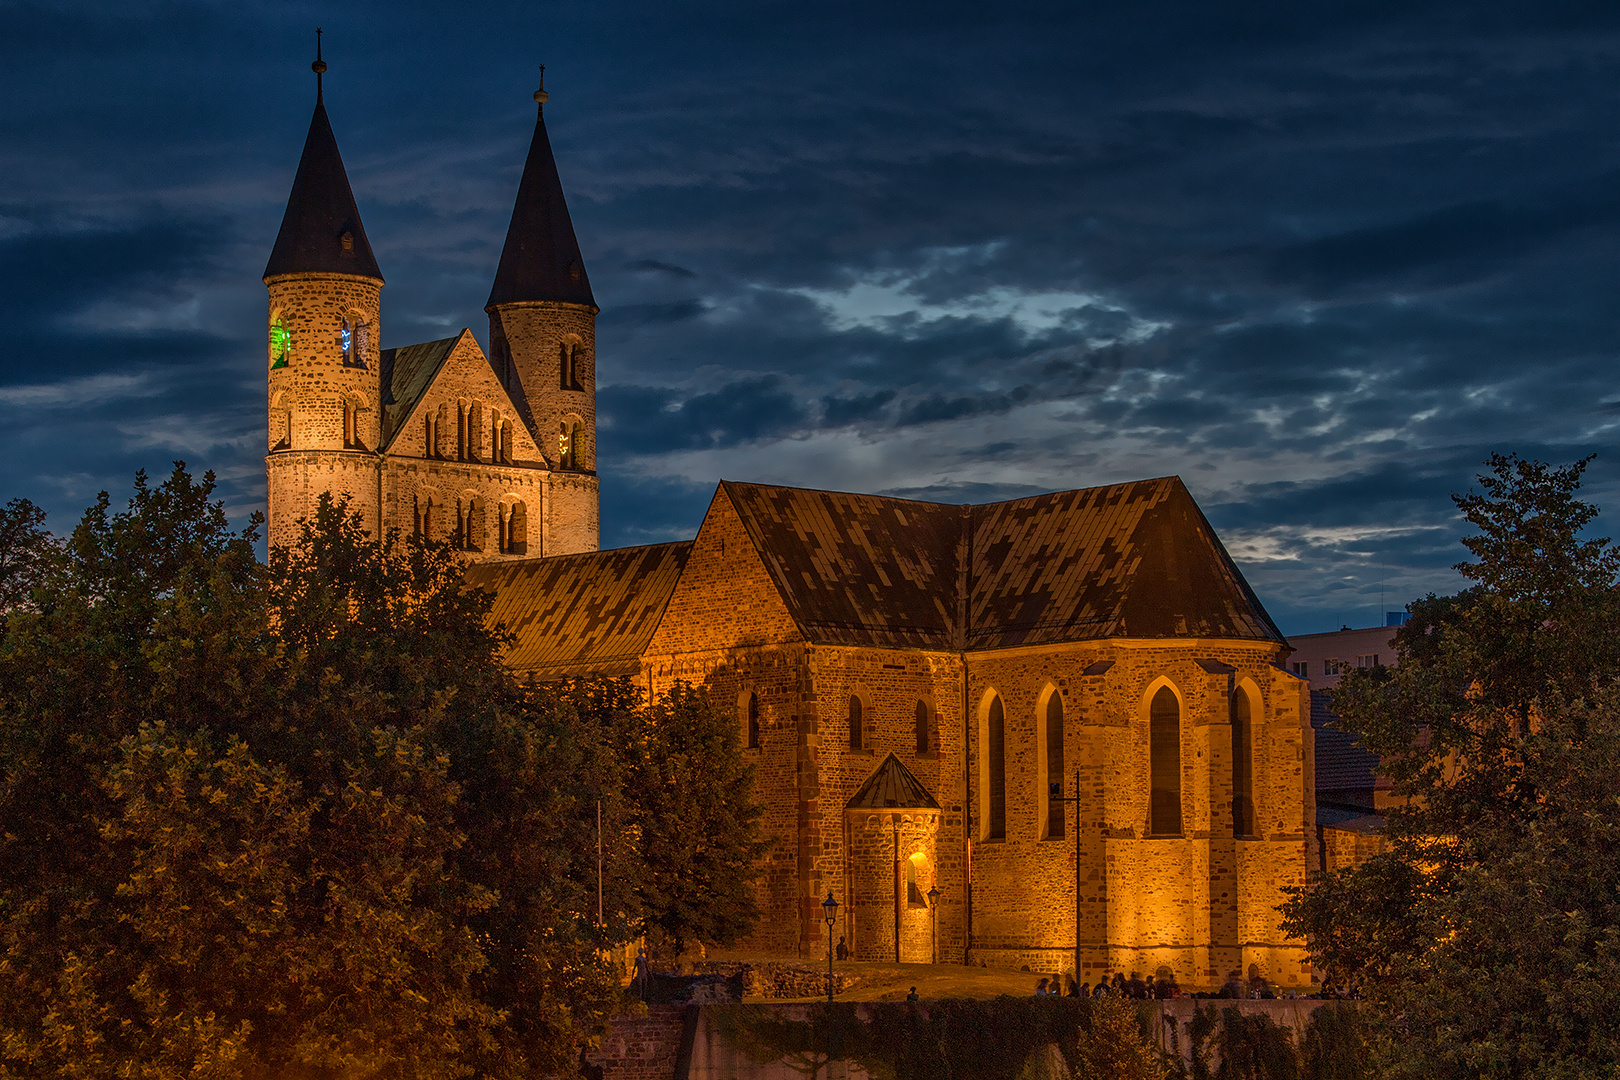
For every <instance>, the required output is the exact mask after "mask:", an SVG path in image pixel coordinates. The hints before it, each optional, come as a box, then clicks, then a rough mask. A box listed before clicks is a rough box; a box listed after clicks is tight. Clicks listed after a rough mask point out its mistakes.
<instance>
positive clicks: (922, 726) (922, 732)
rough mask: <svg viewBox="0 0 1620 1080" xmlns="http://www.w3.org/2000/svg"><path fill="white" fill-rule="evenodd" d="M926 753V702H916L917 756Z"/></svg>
mask: <svg viewBox="0 0 1620 1080" xmlns="http://www.w3.org/2000/svg"><path fill="white" fill-rule="evenodd" d="M926 753H928V702H926V701H919V702H917V756H918V757H921V756H922V755H923V754H926Z"/></svg>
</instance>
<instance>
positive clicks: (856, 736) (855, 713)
mask: <svg viewBox="0 0 1620 1080" xmlns="http://www.w3.org/2000/svg"><path fill="white" fill-rule="evenodd" d="M861 736H862V731H861V699H860V698H858V697H856V696H855V695H853V694H851V695H850V697H849V748H850V749H851V750H859V749H861Z"/></svg>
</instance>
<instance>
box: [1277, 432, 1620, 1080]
mask: <svg viewBox="0 0 1620 1080" xmlns="http://www.w3.org/2000/svg"><path fill="white" fill-rule="evenodd" d="M1586 464H1587V462H1586V461H1581V462H1577V463H1576V464H1575V465H1573V466H1570V467H1568V468H1563V469H1550V468H1548V467H1547V466H1545V465H1541V464H1539V463H1535V462H1525V461H1520V460H1518V459H1515V458H1508V457H1493V458H1492V460H1491V468H1492V475H1489V476H1483V477H1481V478H1480V491H1478V492H1471V493H1469V494H1468V495H1464V496H1458V497H1457V499H1456V502H1457V505H1458V508H1459V509H1460V510H1461V511H1462V512H1463V514H1464V516H1465V517H1466V518H1467V520H1468V521H1469V523H1470V524H1471V525H1472V526H1473V527H1474V528H1475V530H1476V533H1475V534H1474V535H1472V536H1470V537H1469V538H1468V539H1466V540H1465V541H1464V543H1465V544H1466V545H1467V547H1468V549H1469V551H1470V552H1472V553H1473V554H1474V556H1475V557H1476V560H1475V561H1473V562H1469V563H1464V564H1462V565H1461V566H1460V567H1459V569H1460V570H1462V572H1463V573H1464V574H1465V575H1466V576H1468V577H1469V578H1471V579H1472V580H1474V581H1475V582H1476V583H1477V584H1476V585H1475V586H1474V587H1473V588H1471V589H1469V590H1467V591H1465V592H1463V593H1460V594H1458V595H1457V596H1455V597H1445V598H1436V597H1430V598H1428V599H1426V600H1425V601H1422V602H1420V603H1418V604H1414V605H1413V607H1412V612H1413V614H1412V618H1411V619H1410V620H1409V621H1408V623H1407V624H1406V625H1405V626H1404V627H1402V629H1401V631H1400V633H1399V634H1398V636H1397V639H1396V648H1397V653H1398V655H1399V657H1400V664H1399V666H1398V667H1395V668H1392V669H1388V670H1381V671H1377V672H1374V673H1355V674H1352V675H1349V676H1346V677H1345V679H1344V680H1343V683H1342V685H1341V687H1340V689H1339V690H1338V691H1337V692H1336V694H1335V698H1334V705H1335V708H1336V710H1337V711H1338V712H1339V714H1340V715H1341V716H1342V717H1343V718H1344V723H1345V724H1346V726H1347V727H1348V728H1349V729H1350V730H1352V731H1354V732H1355V733H1356V734H1357V735H1358V736H1359V738H1360V740H1361V741H1362V743H1363V744H1364V745H1366V746H1367V747H1368V748H1369V749H1371V750H1374V751H1375V752H1377V753H1379V754H1380V755H1382V758H1383V769H1384V771H1385V772H1386V773H1387V774H1388V775H1389V776H1390V777H1391V778H1392V780H1393V781H1394V782H1395V784H1396V787H1397V791H1398V792H1399V793H1400V794H1403V795H1408V796H1411V802H1410V804H1409V805H1407V806H1406V807H1404V808H1402V809H1399V810H1396V811H1393V812H1392V813H1391V814H1390V816H1389V826H1388V829H1387V830H1386V833H1385V836H1386V839H1387V840H1388V851H1387V853H1386V854H1384V855H1382V856H1380V857H1379V858H1377V859H1374V860H1373V861H1371V862H1369V863H1368V864H1367V865H1365V866H1363V867H1361V868H1358V869H1356V870H1353V871H1347V872H1341V873H1339V874H1335V875H1332V876H1330V877H1329V878H1327V879H1325V880H1322V881H1320V882H1318V883H1316V884H1314V885H1313V886H1312V888H1311V889H1309V890H1307V891H1305V892H1303V893H1300V894H1298V895H1296V896H1295V897H1294V898H1293V899H1291V900H1290V901H1289V902H1288V903H1287V904H1286V905H1285V908H1284V910H1285V914H1286V916H1287V920H1288V921H1287V925H1288V927H1289V929H1290V931H1291V932H1292V933H1296V934H1302V935H1305V936H1307V937H1308V938H1309V939H1310V941H1311V944H1312V951H1313V953H1314V954H1315V955H1316V956H1317V958H1318V962H1319V963H1320V964H1321V965H1323V966H1324V967H1326V968H1327V969H1328V970H1329V971H1330V972H1331V973H1332V975H1333V977H1334V978H1335V979H1336V980H1341V981H1353V982H1356V983H1358V984H1359V985H1360V987H1361V989H1362V991H1363V993H1364V994H1365V995H1367V996H1369V997H1370V998H1372V999H1373V1000H1374V1001H1376V1002H1378V1003H1379V1004H1380V1005H1382V1006H1383V1015H1384V1016H1386V1017H1387V1018H1388V1027H1387V1030H1385V1031H1383V1032H1381V1033H1380V1034H1379V1037H1378V1038H1377V1039H1375V1040H1373V1041H1372V1043H1371V1045H1372V1046H1373V1049H1374V1050H1375V1051H1377V1052H1379V1053H1381V1054H1387V1055H1388V1068H1389V1071H1390V1073H1391V1074H1392V1075H1399V1076H1424V1077H1459V1078H1460V1077H1470V1078H1471V1077H1477V1076H1504V1077H1505V1076H1514V1077H1517V1076H1571V1077H1574V1076H1588V1075H1608V1074H1610V1073H1611V1072H1612V1071H1613V1070H1614V1069H1615V1068H1616V1065H1617V1062H1620V1056H1617V1049H1616V1048H1617V1044H1620V1013H1617V1012H1616V1010H1615V1009H1614V1008H1613V1005H1612V1000H1611V999H1612V992H1613V988H1614V987H1615V986H1620V892H1617V889H1616V884H1617V883H1620V691H1617V689H1616V683H1615V676H1616V674H1617V673H1620V592H1617V590H1616V576H1617V572H1620V554H1617V553H1616V551H1615V550H1614V549H1613V548H1612V547H1611V546H1610V544H1609V542H1608V541H1607V540H1604V539H1588V538H1585V537H1583V535H1582V531H1583V529H1584V528H1585V527H1586V526H1587V525H1588V524H1589V523H1590V522H1591V521H1592V519H1593V517H1594V516H1595V515H1596V509H1595V508H1594V507H1592V506H1591V505H1590V504H1587V503H1584V502H1581V501H1580V500H1579V499H1577V498H1576V497H1575V495H1576V492H1577V491H1578V489H1579V486H1580V479H1581V475H1582V473H1583V471H1584V470H1585V467H1586Z"/></svg>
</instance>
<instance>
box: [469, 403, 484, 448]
mask: <svg viewBox="0 0 1620 1080" xmlns="http://www.w3.org/2000/svg"><path fill="white" fill-rule="evenodd" d="M483 440H484V407H483V406H482V405H480V404H478V402H476V401H475V402H473V403H472V404H470V405H468V406H467V460H468V461H482V460H484V454H483V450H484V448H483V447H482V446H481V445H479V444H480V443H482V442H483Z"/></svg>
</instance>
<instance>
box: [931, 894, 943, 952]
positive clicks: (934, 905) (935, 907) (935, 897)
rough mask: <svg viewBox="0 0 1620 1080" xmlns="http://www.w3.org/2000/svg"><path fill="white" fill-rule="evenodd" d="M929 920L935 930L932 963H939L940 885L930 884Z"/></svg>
mask: <svg viewBox="0 0 1620 1080" xmlns="http://www.w3.org/2000/svg"><path fill="white" fill-rule="evenodd" d="M927 895H928V921H929V922H931V923H933V926H932V930H933V932H934V958H933V960H931V961H929V962H930V963H933V964H937V963H939V898H940V896H941V895H942V894H941V893H940V891H939V886H938V885H930V886H928V894H927Z"/></svg>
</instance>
